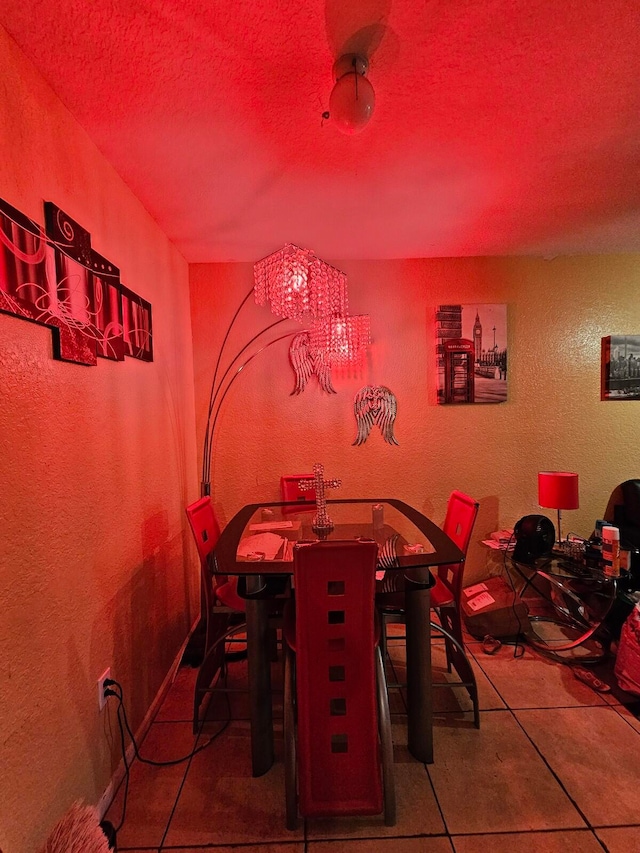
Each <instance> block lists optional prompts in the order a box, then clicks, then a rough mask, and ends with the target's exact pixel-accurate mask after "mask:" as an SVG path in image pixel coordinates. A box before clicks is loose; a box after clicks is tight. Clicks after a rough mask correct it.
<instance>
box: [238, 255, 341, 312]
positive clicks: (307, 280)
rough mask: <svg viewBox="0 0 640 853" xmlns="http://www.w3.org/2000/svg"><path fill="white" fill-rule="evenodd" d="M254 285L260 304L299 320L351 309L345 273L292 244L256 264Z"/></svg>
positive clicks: (256, 297)
mask: <svg viewBox="0 0 640 853" xmlns="http://www.w3.org/2000/svg"><path fill="white" fill-rule="evenodd" d="M254 285H255V287H254V292H255V300H256V302H257V304H258V305H266V304H267V302H268V303H269V305H270V307H271V311H272V312H273V314H275V315H276V316H278V317H286V318H288V319H290V320H297V321H298V322H299V323H305V322H309V321H313V320H318V319H325V318H328V317H330V316H331V315H332V314H346V313H347V310H348V306H347V276H346V274H345V273H343V272H342V271H341V270H339V269H336V267H332V266H331V264H327V263H325V261H322V260H320V258H318V257H316V255H314V253H313V252H311V251H310V250H309V249H301V248H300V247H299V246H295V245H293V244H292V243H287V244H286V245H285V246H284V247H283V248H282V249H279V250H278V251H277V252H274V253H273V254H272V255H268V256H267V257H266V258H263V259H262V260H261V261H258V263H257V264H255V265H254Z"/></svg>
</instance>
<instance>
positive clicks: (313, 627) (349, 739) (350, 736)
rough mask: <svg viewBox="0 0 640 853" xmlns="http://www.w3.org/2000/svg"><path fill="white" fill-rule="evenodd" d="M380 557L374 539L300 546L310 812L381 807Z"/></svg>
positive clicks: (300, 698) (304, 802) (301, 678)
mask: <svg viewBox="0 0 640 853" xmlns="http://www.w3.org/2000/svg"><path fill="white" fill-rule="evenodd" d="M376 557H377V546H376V543H375V542H370V541H358V540H348V541H339V540H336V541H327V542H317V543H313V544H311V545H298V546H296V548H295V549H294V578H295V591H296V630H295V645H296V696H297V706H298V780H299V781H298V793H299V809H300V813H301V814H302V815H304V816H308V817H320V816H327V815H341V814H348V815H352V814H379V813H380V812H381V811H382V784H381V765H380V761H381V759H380V753H379V747H378V718H377V703H376V674H375V662H374V649H375V628H374V590H375V568H376Z"/></svg>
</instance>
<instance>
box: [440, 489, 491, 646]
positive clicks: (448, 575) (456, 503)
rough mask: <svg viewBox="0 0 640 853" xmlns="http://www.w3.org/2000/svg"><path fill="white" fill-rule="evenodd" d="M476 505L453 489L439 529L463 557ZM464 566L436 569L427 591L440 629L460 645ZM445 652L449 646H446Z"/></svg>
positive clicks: (467, 544) (447, 566)
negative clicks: (437, 617) (452, 542)
mask: <svg viewBox="0 0 640 853" xmlns="http://www.w3.org/2000/svg"><path fill="white" fill-rule="evenodd" d="M478 507H479V504H478V502H477V501H475V500H474V499H473V498H470V497H469V495H465V494H464V492H459V491H457V490H454V491H453V492H451V495H450V497H449V501H448V503H447V513H446V515H445V519H444V524H443V525H442V529H443V530H444V532H445V533H446V534H447V536H448V537H449V538H450V539H452V540H453V541H454V542H455V544H456V545H457V546H458V548H460V550H461V551H462V553H463V554H464V555H465V556H466V554H467V549H468V547H469V542H470V540H471V533H472V531H473V526H474V524H475V521H476V517H477V515H478ZM464 565H465V564H464V563H453V564H450V565H446V566H438V578H437V581H436V585H435V586H434V587H433V589H432V590H431V605H432V607H433V608H434V609H435V610H436V611H437V613H438V616H439V617H440V622H441V623H442V626H443V627H444V628H445V629H446V630H447V631H449V632H450V633H451V634H453V636H454V637H455V638H456V640H457V641H458V643H460V645H461V646H463V645H464V641H463V638H462V617H461V603H460V599H461V597H462V580H463V576H464ZM447 651H448V652H449V651H450V650H449V647H447Z"/></svg>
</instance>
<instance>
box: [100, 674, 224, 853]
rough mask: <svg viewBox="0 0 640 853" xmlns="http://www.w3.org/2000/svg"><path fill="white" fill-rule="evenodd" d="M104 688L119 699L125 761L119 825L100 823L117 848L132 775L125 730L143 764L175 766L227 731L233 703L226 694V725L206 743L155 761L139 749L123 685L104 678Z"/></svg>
mask: <svg viewBox="0 0 640 853" xmlns="http://www.w3.org/2000/svg"><path fill="white" fill-rule="evenodd" d="M104 688H105V689H104V695H105V698H106V697H109V696H114V697H115V698H116V699H117V700H118V711H117V717H118V728H119V730H120V748H121V750H122V761H123V763H124V772H125V787H124V799H123V804H122V814H121V816H120V823H119V824H118V826H117V827H114V826H113V824H112V823H111V821H108V820H107V821H102V823H101V824H100V826H101V828H102V831H103V832H104V834H105V835H106V836H107V838H108V839H109V847H110V848H112V849H115V846H116V835H117V833H118V832H120V830H121V829H122V826H123V825H124V821H125V818H126V814H127V799H128V796H129V782H130V775H131V764H130V763H129V761H128V760H127V750H126V739H125V730H126V732H127V733H128V735H129V737H130V738H131V743H132V745H133V752H134V755H135V757H136V758H137V759H138V761H140V762H141V763H142V764H150V765H151V766H153V767H173V766H175V765H176V764H182V763H183V762H185V761H190V760H191V759H192V758H193V757H194V756H195V755H197V754H198V753H199V752H203V751H204V750H205V749H207V748H208V747H209V746H211V744H212V743H213V742H214V741H215V740H216V739H217V738H218V737H220V735H221V734H222V733H223V732H224V731H225V729H226V728H227V726H228V725H229V723H230V722H231V705H230V703H229V697H228V696H227V695H226V694H225V698H226V700H227V711H228V716H227V719H226V720H225V722H224V725H223V726H222V727H221V728H220V729H219V730H218V731H217V732H216V733H215V734H214V735H212V736H211V737H210V738H209V740H208V741H207V742H206V743H204V744H201V745H200V746H196V747H195V749H193V750H192V751H191V752H189V753H188V754H187V755H183V756H181V757H180V758H175V759H172V760H170V761H154V760H153V759H151V758H145V757H144V756H142V755H141V754H140V749H139V747H138V743H137V741H136V739H135V735H134V733H133V731H132V729H131V726H130V724H129V719H128V717H127V710H126V708H125V706H124V697H123V689H122V685H121V684H120V683H119V682H117V681H115V680H114V679H112V678H106V679H105V680H104ZM204 723H205V719H204V718H203V720H202V722H201V723H200V728H199V729H198V733H197V736H196V743H197V740H198V738H199V737H200V734H201V733H202V728H203V726H204Z"/></svg>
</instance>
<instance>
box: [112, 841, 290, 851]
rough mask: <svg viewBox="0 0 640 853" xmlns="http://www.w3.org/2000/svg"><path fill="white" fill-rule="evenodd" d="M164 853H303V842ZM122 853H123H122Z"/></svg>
mask: <svg viewBox="0 0 640 853" xmlns="http://www.w3.org/2000/svg"><path fill="white" fill-rule="evenodd" d="M163 850H164V851H166V853H205V851H206V850H208V851H209V853H304V841H299V842H293V843H283V844H249V845H247V846H243V847H239V848H238V847H229V846H223V847H208V848H205V849H204V850H203V848H202V847H172V848H171V850H170V851H169V850H168V848H166V847H163ZM123 853H124V852H123ZM126 853H153V851H149V850H145V851H138V850H127V851H126Z"/></svg>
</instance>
